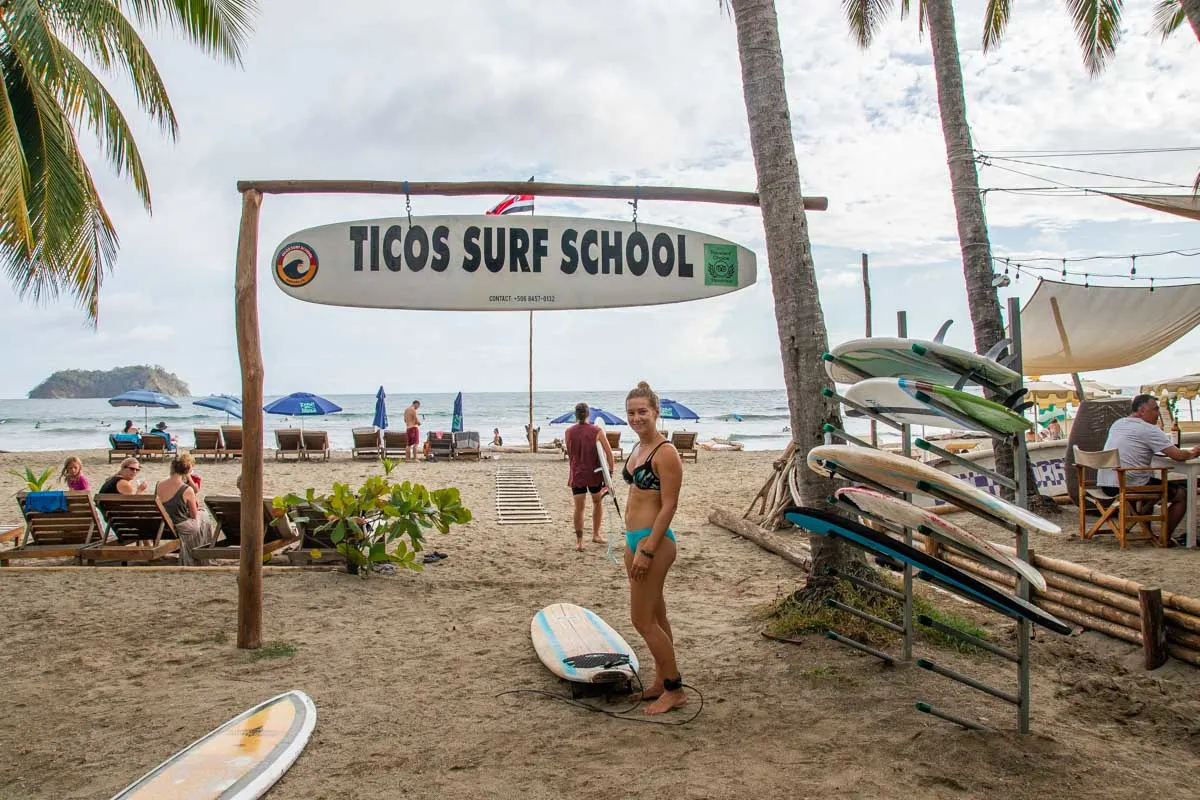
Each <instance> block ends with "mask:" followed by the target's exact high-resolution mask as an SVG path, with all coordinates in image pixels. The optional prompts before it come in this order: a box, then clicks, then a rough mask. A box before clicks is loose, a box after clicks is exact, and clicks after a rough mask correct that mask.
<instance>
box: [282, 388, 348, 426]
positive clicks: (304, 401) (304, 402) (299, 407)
mask: <svg viewBox="0 0 1200 800" xmlns="http://www.w3.org/2000/svg"><path fill="white" fill-rule="evenodd" d="M341 410H342V407H341V406H339V405H338V404H337V403H331V402H330V401H328V400H326V399H325V398H324V397H321V396H320V395H315V394H311V393H309V392H292V393H291V394H289V395H288V396H287V397H281V398H279V399H278V400H275V401H273V402H271V403H268V404H267V405H265V406H263V411H265V412H267V413H268V414H282V415H283V416H285V417H301V424H300V429H301V430H303V429H304V421H303V417H317V416H322V415H325V414H336V413H337V412H339V411H341Z"/></svg>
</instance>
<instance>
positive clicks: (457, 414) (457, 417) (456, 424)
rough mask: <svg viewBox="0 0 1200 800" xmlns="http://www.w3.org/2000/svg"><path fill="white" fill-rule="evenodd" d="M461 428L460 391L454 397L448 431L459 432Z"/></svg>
mask: <svg viewBox="0 0 1200 800" xmlns="http://www.w3.org/2000/svg"><path fill="white" fill-rule="evenodd" d="M462 429H463V415H462V392H459V393H458V397H455V398H454V416H453V417H452V418H451V419H450V432H451V433H459V432H460V431H462Z"/></svg>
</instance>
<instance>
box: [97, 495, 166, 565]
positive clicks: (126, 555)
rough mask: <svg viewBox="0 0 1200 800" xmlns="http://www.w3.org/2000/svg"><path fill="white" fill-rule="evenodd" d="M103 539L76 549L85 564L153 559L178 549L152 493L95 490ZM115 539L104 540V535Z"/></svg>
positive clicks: (162, 510) (160, 505) (164, 510)
mask: <svg viewBox="0 0 1200 800" xmlns="http://www.w3.org/2000/svg"><path fill="white" fill-rule="evenodd" d="M96 508H97V509H99V511H100V513H101V514H103V515H104V523H105V533H106V534H107V536H106V538H105V540H104V541H103V542H102V543H100V544H93V545H90V546H88V547H85V548H83V549H82V550H80V551H79V559H80V560H81V561H83V562H84V563H85V564H86V563H88V562H92V563H95V562H97V561H120V562H121V563H123V564H127V563H129V562H130V561H145V562H149V561H156V560H158V559H160V558H163V557H164V556H167V555H169V554H171V553H174V552H175V551H176V550H178V549H179V539H178V538H176V536H175V526H174V525H172V524H171V518H170V517H168V516H167V511H166V509H164V508H163V505H162V503H160V502H159V501H158V498H156V497H155V496H154V495H153V494H98V495H96ZM109 538H111V539H115V541H108V539H109Z"/></svg>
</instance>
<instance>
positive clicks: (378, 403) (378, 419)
mask: <svg viewBox="0 0 1200 800" xmlns="http://www.w3.org/2000/svg"><path fill="white" fill-rule="evenodd" d="M371 424H372V425H374V426H375V427H376V428H378V429H379V430H381V431H382V430H385V429H386V428H387V426H388V419H387V393H386V392H384V391H383V387H382V386H380V387H379V391H378V392H376V393H375V419H373V420H372V421H371Z"/></svg>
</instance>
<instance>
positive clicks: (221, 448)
mask: <svg viewBox="0 0 1200 800" xmlns="http://www.w3.org/2000/svg"><path fill="white" fill-rule="evenodd" d="M192 434H193V435H194V436H195V437H196V446H195V447H193V448H192V455H193V456H195V457H196V458H203V459H209V458H224V457H225V442H224V440H223V439H222V438H221V429H220V428H196V429H195V430H193V431H192Z"/></svg>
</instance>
